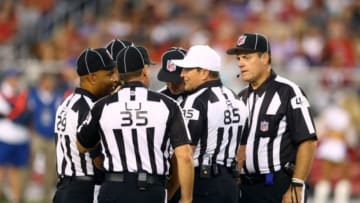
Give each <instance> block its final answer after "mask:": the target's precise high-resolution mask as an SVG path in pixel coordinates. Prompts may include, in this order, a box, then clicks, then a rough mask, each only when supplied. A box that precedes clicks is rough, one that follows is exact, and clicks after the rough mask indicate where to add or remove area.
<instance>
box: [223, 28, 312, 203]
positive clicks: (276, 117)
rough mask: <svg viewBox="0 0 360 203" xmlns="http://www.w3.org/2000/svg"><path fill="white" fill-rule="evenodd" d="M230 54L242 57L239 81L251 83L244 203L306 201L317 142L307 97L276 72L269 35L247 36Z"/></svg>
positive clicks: (242, 155)
mask: <svg viewBox="0 0 360 203" xmlns="http://www.w3.org/2000/svg"><path fill="white" fill-rule="evenodd" d="M227 53H228V54H230V55H236V59H237V61H238V66H239V68H240V75H239V76H241V79H242V80H244V81H246V82H248V83H249V86H248V87H246V88H245V89H244V90H242V91H241V92H240V94H239V96H240V98H241V99H242V100H243V101H244V102H245V103H246V104H247V108H248V111H249V118H248V122H247V127H246V128H245V132H246V133H245V134H244V136H243V137H242V139H241V147H240V149H241V150H240V151H241V153H240V156H239V157H238V159H239V160H244V163H243V170H242V176H241V181H242V182H241V199H240V202H257V203H279V202H281V203H300V202H305V201H306V190H305V189H306V185H305V181H306V179H307V177H308V174H309V171H310V168H311V164H312V159H313V156H314V151H315V146H316V139H317V137H316V132H315V126H314V122H313V119H312V116H311V114H310V105H309V102H308V100H307V98H306V96H305V94H304V92H303V91H302V90H301V89H300V88H299V86H297V85H296V84H294V83H293V82H291V81H289V80H287V79H285V78H283V77H280V76H278V75H277V74H276V73H275V72H274V71H273V70H272V68H271V52H270V44H269V42H268V40H267V38H266V37H265V36H264V35H261V34H257V33H245V34H242V35H241V36H240V37H239V38H238V40H237V43H236V46H235V47H234V48H231V49H229V50H227ZM259 191H261V192H259Z"/></svg>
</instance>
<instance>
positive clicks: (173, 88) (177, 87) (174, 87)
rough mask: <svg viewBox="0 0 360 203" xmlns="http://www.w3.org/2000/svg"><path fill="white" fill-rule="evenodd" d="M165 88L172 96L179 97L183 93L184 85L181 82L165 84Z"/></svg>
mask: <svg viewBox="0 0 360 203" xmlns="http://www.w3.org/2000/svg"><path fill="white" fill-rule="evenodd" d="M166 86H167V87H168V89H169V90H170V92H171V94H173V95H179V94H181V93H183V92H184V91H185V83H184V81H183V80H181V81H180V82H167V83H166Z"/></svg>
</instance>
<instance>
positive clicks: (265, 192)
mask: <svg viewBox="0 0 360 203" xmlns="http://www.w3.org/2000/svg"><path fill="white" fill-rule="evenodd" d="M250 177H251V176H250ZM260 177H261V176H258V177H256V178H254V179H253V180H251V179H247V178H245V177H244V176H242V178H241V185H240V191H241V192H240V193H241V195H240V196H241V197H240V199H239V203H248V202H252V203H280V202H281V201H282V197H283V195H284V194H285V192H286V191H287V190H288V188H289V187H290V182H291V178H290V177H289V176H288V175H286V174H285V173H283V172H281V171H280V172H276V173H275V174H274V176H273V183H272V184H266V183H265V177H263V178H260ZM305 196H306V195H305ZM305 202H306V199H305ZM294 203H296V202H294Z"/></svg>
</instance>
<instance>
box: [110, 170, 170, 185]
mask: <svg viewBox="0 0 360 203" xmlns="http://www.w3.org/2000/svg"><path fill="white" fill-rule="evenodd" d="M139 175H140V174H139V173H127V172H126V173H105V181H111V182H127V181H137V180H138V178H139ZM141 175H143V179H144V182H146V183H147V184H160V185H165V184H166V176H165V175H152V174H147V173H143V174H141Z"/></svg>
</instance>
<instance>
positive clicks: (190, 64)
mask: <svg viewBox="0 0 360 203" xmlns="http://www.w3.org/2000/svg"><path fill="white" fill-rule="evenodd" d="M171 61H172V62H173V63H174V64H175V65H176V66H179V67H181V68H196V67H199V64H195V63H194V62H191V61H188V60H186V59H173V60H171Z"/></svg>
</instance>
